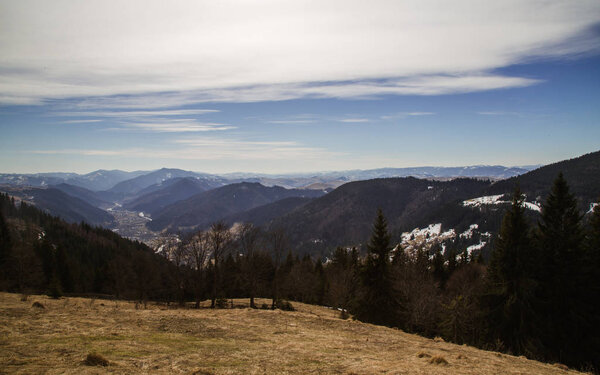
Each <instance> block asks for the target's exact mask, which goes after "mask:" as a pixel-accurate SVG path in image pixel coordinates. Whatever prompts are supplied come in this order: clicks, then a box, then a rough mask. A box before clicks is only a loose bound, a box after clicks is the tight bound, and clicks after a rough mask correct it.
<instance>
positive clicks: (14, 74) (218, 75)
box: [0, 0, 600, 108]
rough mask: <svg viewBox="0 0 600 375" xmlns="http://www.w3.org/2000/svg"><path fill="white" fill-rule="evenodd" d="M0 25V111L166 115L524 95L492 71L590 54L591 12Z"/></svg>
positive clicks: (414, 4) (145, 10) (134, 18)
mask: <svg viewBox="0 0 600 375" xmlns="http://www.w3.org/2000/svg"><path fill="white" fill-rule="evenodd" d="M199 14H201V15H202V20H201V22H199V21H198V15H199ZM2 15H3V17H2V22H1V23H0V35H2V38H0V50H1V51H2V56H1V57H0V103H4V104H41V103H47V102H48V101H49V100H56V99H65V98H81V100H80V103H78V105H80V106H81V108H101V107H104V108H106V107H110V108H117V107H119V108H167V107H173V106H175V105H179V106H181V105H185V104H190V103H197V102H217V101H221V102H251V101H269V100H286V99H294V98H373V97H377V96H380V95H443V94H453V93H462V92H474V91H483V90H493V89H500V88H514V87H524V86H529V85H533V84H536V83H538V82H539V81H538V80H536V79H531V78H524V77H518V76H506V75H502V74H497V73H494V72H497V71H498V68H502V67H505V66H509V65H512V64H518V63H521V62H524V61H530V60H531V59H545V58H563V57H570V56H572V55H577V54H580V53H585V52H588V51H598V49H599V41H598V38H597V36H596V34H594V31H593V27H594V25H595V24H596V23H597V22H598V19H599V18H600V3H599V2H598V1H597V0H580V1H576V2H573V1H572V0H557V1H553V2H551V3H548V2H546V1H541V0H534V1H521V0H507V1H502V2H482V1H477V0H456V1H452V2H435V1H434V2H427V1H420V0H413V1H411V0H409V1H401V2H400V1H398V2H389V1H385V0H373V1H369V2H368V3H366V2H361V1H346V0H334V1H330V2H327V3H325V4H320V6H319V7H311V6H306V4H305V3H304V2H267V1H264V2H261V1H258V2H229V1H228V0H224V1H219V2H197V1H192V0H189V1H178V2H175V3H172V4H169V6H168V7H165V6H164V4H163V3H162V1H158V0H130V1H128V2H127V6H123V7H120V9H119V12H116V13H115V12H114V7H113V6H112V5H111V4H110V3H107V2H103V1H86V2H85V3H81V2H78V1H75V0H67V1H65V2H63V3H61V6H60V7H56V5H55V4H53V3H51V2H47V1H44V0H31V1H14V2H6V3H5V4H3V6H2ZM107 19H110V27H107V26H106V20H107ZM418 20H427V22H419V21H418ZM32 30H38V31H41V32H32ZM73 30H77V32H76V33H74V32H73ZM166 30H168V32H165V31H166ZM507 30H518V32H516V31H515V32H507ZM256 51H260V53H256ZM324 82H327V83H324ZM104 98H107V99H104Z"/></svg>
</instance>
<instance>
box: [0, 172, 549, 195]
mask: <svg viewBox="0 0 600 375" xmlns="http://www.w3.org/2000/svg"><path fill="white" fill-rule="evenodd" d="M537 167H538V166H524V167H504V166H489V165H476V166H467V167H414V168H380V169H370V170H349V171H333V172H315V173H295V174H294V173H290V174H273V175H269V174H260V173H228V174H223V175H214V174H208V173H199V172H191V171H184V170H181V169H173V168H162V169H159V170H156V171H134V172H125V171H121V170H110V171H108V170H97V171H94V172H90V173H87V174H83V175H80V174H76V173H35V174H7V173H4V174H2V173H0V184H6V185H19V186H33V187H43V186H49V185H57V184H60V183H65V184H69V185H75V186H79V187H83V188H86V189H88V190H92V191H110V192H112V193H125V194H131V193H136V192H138V191H140V190H142V189H144V188H146V187H149V186H151V185H156V184H160V183H161V182H164V181H167V180H169V179H172V178H176V177H198V178H202V179H205V180H209V181H214V182H215V183H217V184H221V185H225V184H228V183H236V182H258V183H261V184H262V185H265V186H275V185H278V186H282V187H287V188H307V187H308V186H310V185H313V184H325V185H326V187H337V186H340V185H341V184H343V183H345V182H350V181H359V180H369V179H373V178H389V177H408V176H413V177H418V178H451V177H487V178H491V179H504V178H509V177H513V176H518V175H521V174H523V173H526V172H528V171H530V170H532V169H535V168H537ZM321 187H322V186H318V188H319V190H321V189H320V188H321Z"/></svg>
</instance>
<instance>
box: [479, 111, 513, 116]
mask: <svg viewBox="0 0 600 375" xmlns="http://www.w3.org/2000/svg"><path fill="white" fill-rule="evenodd" d="M477 114H478V115H483V116H520V115H521V114H520V113H518V112H506V111H483V112H477Z"/></svg>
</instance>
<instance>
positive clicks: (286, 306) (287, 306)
mask: <svg viewBox="0 0 600 375" xmlns="http://www.w3.org/2000/svg"><path fill="white" fill-rule="evenodd" d="M275 306H276V307H277V308H278V309H280V310H284V311H296V309H294V306H292V304H291V303H290V302H289V301H286V300H284V299H281V300H278V301H277V303H276V304H275Z"/></svg>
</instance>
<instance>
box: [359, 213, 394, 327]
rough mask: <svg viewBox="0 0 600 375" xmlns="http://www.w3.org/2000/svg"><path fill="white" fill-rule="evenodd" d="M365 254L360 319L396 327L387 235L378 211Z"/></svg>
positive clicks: (388, 237)
mask: <svg viewBox="0 0 600 375" xmlns="http://www.w3.org/2000/svg"><path fill="white" fill-rule="evenodd" d="M367 249H368V254H367V256H366V258H365V263H364V266H363V269H362V293H361V298H360V302H359V305H358V306H357V309H358V311H357V314H356V315H357V317H358V318H359V319H361V320H364V321H367V322H370V323H374V324H382V325H387V326H393V325H397V323H398V322H397V321H396V313H397V307H398V306H397V302H396V293H395V292H394V283H393V281H392V272H391V263H390V252H391V250H392V248H391V246H390V234H389V233H388V230H387V220H386V219H385V217H384V216H383V212H382V211H381V209H378V210H377V217H376V219H375V223H374V225H373V231H372V234H371V239H370V241H369V244H368V245H367Z"/></svg>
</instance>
